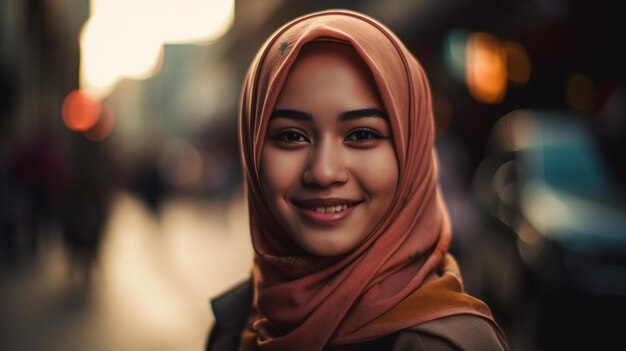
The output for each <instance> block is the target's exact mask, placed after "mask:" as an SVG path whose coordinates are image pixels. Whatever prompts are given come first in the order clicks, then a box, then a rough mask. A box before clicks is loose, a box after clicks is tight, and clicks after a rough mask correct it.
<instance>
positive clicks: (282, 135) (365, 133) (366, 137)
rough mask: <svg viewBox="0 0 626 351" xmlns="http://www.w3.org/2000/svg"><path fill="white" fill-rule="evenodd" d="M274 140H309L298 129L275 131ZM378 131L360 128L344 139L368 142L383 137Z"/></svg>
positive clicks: (299, 141)
mask: <svg viewBox="0 0 626 351" xmlns="http://www.w3.org/2000/svg"><path fill="white" fill-rule="evenodd" d="M269 138H270V139H272V140H275V141H278V142H280V143H284V144H299V143H304V142H308V141H309V139H308V138H307V136H306V134H304V133H303V132H300V131H298V130H291V129H288V130H283V131H280V132H278V133H275V134H273V135H271V136H270V137H269ZM383 138H384V137H383V136H381V135H380V134H379V133H378V132H376V131H375V130H373V129H370V128H358V129H356V130H353V131H351V132H350V133H349V134H348V135H347V136H346V137H345V139H344V141H346V142H349V143H367V142H370V141H375V140H378V139H383Z"/></svg>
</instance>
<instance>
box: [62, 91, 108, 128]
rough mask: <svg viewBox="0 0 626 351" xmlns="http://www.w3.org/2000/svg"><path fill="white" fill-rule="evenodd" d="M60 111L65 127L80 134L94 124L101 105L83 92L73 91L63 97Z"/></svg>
mask: <svg viewBox="0 0 626 351" xmlns="http://www.w3.org/2000/svg"><path fill="white" fill-rule="evenodd" d="M62 109H63V110H62V115H63V121H64V122H65V125H67V127H68V128H69V129H71V130H74V131H79V132H82V131H85V130H87V129H89V128H91V127H93V126H94V125H95V124H96V122H97V121H98V118H99V117H100V112H101V104H100V102H99V101H98V100H96V99H93V98H91V97H89V96H88V95H87V94H85V92H84V91H81V90H74V91H72V92H70V93H69V94H67V96H66V97H65V100H64V101H63V107H62Z"/></svg>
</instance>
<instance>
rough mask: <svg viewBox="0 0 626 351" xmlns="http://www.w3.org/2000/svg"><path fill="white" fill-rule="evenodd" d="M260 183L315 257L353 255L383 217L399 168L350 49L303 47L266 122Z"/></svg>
mask: <svg viewBox="0 0 626 351" xmlns="http://www.w3.org/2000/svg"><path fill="white" fill-rule="evenodd" d="M261 181H262V185H263V192H264V195H265V199H266V201H267V203H268V204H269V206H270V208H271V210H272V212H273V213H274V215H275V216H276V217H277V218H278V220H279V221H280V222H281V224H282V225H283V226H284V227H285V228H286V229H287V230H288V232H289V234H290V235H291V236H292V238H293V239H294V240H295V241H296V243H298V244H299V245H300V246H301V247H302V248H303V249H305V250H306V251H308V252H310V253H312V254H315V255H320V256H334V255H339V254H343V253H346V252H348V251H350V250H352V249H353V248H355V247H356V246H357V245H359V244H360V243H361V242H362V241H363V240H364V239H365V238H366V237H367V236H368V234H370V233H371V232H372V231H373V229H374V227H375V226H376V225H377V224H378V223H379V222H380V221H381V219H382V218H383V216H384V215H385V214H386V212H387V210H388V209H389V207H390V205H391V202H392V200H393V197H394V194H395V190H396V186H397V183H398V162H397V159H396V155H395V152H394V145H393V139H392V135H391V129H390V126H389V121H388V120H387V117H386V113H385V110H384V107H383V104H382V103H381V101H380V98H379V95H378V93H377V90H376V88H375V85H374V82H373V80H372V78H371V73H370V72H369V71H368V70H367V68H366V67H365V65H364V63H363V62H362V61H361V59H360V58H359V57H358V56H357V54H356V53H355V52H354V49H352V48H351V47H349V46H347V45H343V44H339V43H312V44H307V45H306V46H305V47H304V48H303V49H302V51H301V52H300V55H299V57H298V59H297V60H296V62H295V63H294V65H293V66H292V68H291V70H290V72H289V75H288V77H287V80H286V82H285V84H284V86H283V89H282V91H281V93H280V95H279V97H278V100H277V103H276V105H275V108H274V112H273V114H272V117H271V119H270V121H269V125H268V129H267V135H266V140H265V144H264V147H263V154H262V158H261Z"/></svg>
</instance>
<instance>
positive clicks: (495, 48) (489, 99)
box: [465, 32, 507, 104]
mask: <svg viewBox="0 0 626 351" xmlns="http://www.w3.org/2000/svg"><path fill="white" fill-rule="evenodd" d="M466 56H467V69H466V72H465V79H466V84H467V87H468V89H469V92H470V94H472V96H473V97H474V98H475V99H476V100H478V101H480V102H482V103H487V104H495V103H498V102H500V101H501V100H502V99H503V98H504V95H505V93H506V88H507V70H506V56H505V53H504V50H503V49H502V44H501V43H500V41H499V40H498V39H496V38H495V37H494V36H493V35H491V34H488V33H481V32H477V33H473V34H472V35H471V36H470V37H469V39H468V41H467V47H466Z"/></svg>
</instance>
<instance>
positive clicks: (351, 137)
mask: <svg viewBox="0 0 626 351" xmlns="http://www.w3.org/2000/svg"><path fill="white" fill-rule="evenodd" d="M381 138H382V136H381V135H380V134H378V133H377V132H376V131H374V130H372V129H369V128H361V129H357V130H355V131H353V132H352V133H350V134H348V136H347V137H346V140H347V141H356V142H365V141H370V140H375V139H381Z"/></svg>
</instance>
